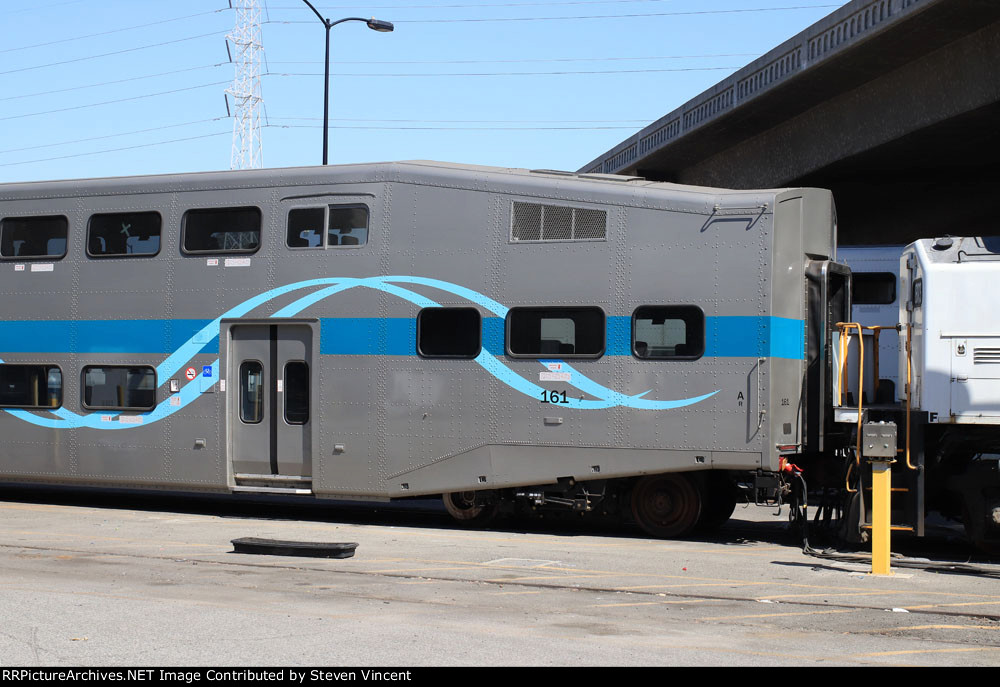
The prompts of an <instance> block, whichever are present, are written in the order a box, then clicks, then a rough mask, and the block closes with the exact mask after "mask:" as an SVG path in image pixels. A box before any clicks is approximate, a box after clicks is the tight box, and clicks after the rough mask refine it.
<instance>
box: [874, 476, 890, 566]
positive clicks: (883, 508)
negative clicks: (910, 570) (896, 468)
mask: <svg viewBox="0 0 1000 687" xmlns="http://www.w3.org/2000/svg"><path fill="white" fill-rule="evenodd" d="M869 460H871V459H869ZM871 466H872V571H871V574H872V575H892V571H891V570H889V555H890V547H889V534H890V517H891V516H890V508H889V498H890V494H891V493H892V461H891V460H871Z"/></svg>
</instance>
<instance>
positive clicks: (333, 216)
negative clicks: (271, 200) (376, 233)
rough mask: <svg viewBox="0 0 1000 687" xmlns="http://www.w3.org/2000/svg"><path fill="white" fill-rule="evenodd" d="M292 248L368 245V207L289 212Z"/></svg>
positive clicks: (288, 243)
mask: <svg viewBox="0 0 1000 687" xmlns="http://www.w3.org/2000/svg"><path fill="white" fill-rule="evenodd" d="M287 231H288V233H287V234H286V237H285V244H286V245H287V246H288V247H289V248H340V247H344V246H346V247H352V246H363V245H365V244H366V243H368V206H367V205H328V206H326V207H315V208H294V209H292V210H289V211H288V226H287Z"/></svg>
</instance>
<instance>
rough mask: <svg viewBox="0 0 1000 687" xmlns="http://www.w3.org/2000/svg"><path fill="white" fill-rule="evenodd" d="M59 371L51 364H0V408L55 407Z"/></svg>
mask: <svg viewBox="0 0 1000 687" xmlns="http://www.w3.org/2000/svg"><path fill="white" fill-rule="evenodd" d="M62 387H63V384H62V371H61V370H60V369H59V368H58V367H55V366H53V365H10V364H2V365H0V407H3V408H59V407H61V406H62Z"/></svg>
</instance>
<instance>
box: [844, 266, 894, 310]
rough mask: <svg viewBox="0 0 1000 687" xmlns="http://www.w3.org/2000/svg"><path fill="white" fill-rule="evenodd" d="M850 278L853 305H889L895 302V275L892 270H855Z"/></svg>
mask: <svg viewBox="0 0 1000 687" xmlns="http://www.w3.org/2000/svg"><path fill="white" fill-rule="evenodd" d="M851 280H852V281H851V300H852V302H853V303H854V305H889V304H890V303H895V302H896V275H895V274H893V273H892V272H855V273H854V274H853V275H851Z"/></svg>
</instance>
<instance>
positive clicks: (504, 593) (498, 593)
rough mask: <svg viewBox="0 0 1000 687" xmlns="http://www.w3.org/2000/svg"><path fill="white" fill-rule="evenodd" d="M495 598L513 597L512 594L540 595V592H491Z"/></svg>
mask: <svg viewBox="0 0 1000 687" xmlns="http://www.w3.org/2000/svg"><path fill="white" fill-rule="evenodd" d="M493 593H494V594H495V595H496V596H505V595H514V594H541V593H542V592H541V591H533V592H493Z"/></svg>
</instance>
